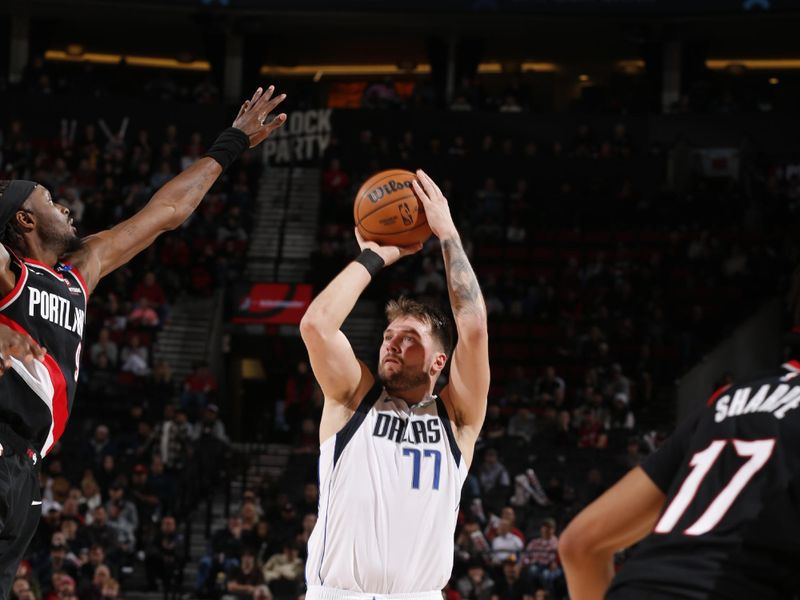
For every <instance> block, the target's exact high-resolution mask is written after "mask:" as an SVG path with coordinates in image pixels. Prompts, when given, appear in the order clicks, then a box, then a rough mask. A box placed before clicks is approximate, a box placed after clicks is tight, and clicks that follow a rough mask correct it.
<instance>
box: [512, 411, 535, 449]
mask: <svg viewBox="0 0 800 600" xmlns="http://www.w3.org/2000/svg"><path fill="white" fill-rule="evenodd" d="M507 433H508V437H510V438H519V439H521V440H522V441H524V442H530V441H531V440H532V439H533V436H534V434H535V433H536V417H535V416H534V414H533V412H531V411H530V410H529V409H528V407H527V406H521V407H519V408H518V409H517V412H516V413H514V415H513V416H512V417H511V418H510V419H509V420H508V432H507Z"/></svg>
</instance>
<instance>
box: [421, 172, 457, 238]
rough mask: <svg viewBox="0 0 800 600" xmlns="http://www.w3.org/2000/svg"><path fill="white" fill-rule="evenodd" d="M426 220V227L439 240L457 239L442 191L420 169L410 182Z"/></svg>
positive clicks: (454, 226)
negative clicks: (423, 210)
mask: <svg viewBox="0 0 800 600" xmlns="http://www.w3.org/2000/svg"><path fill="white" fill-rule="evenodd" d="M411 185H412V187H413V188H414V192H415V193H416V194H417V198H419V200H420V202H422V206H423V208H425V216H426V217H427V219H428V225H429V226H430V228H431V231H432V232H433V235H435V236H436V237H437V238H439V239H440V240H445V239H449V238H454V237H458V230H457V229H456V225H455V223H453V217H452V216H451V215H450V205H449V204H448V203H447V198H445V197H444V194H442V190H440V189H439V186H438V185H436V183H435V182H434V181H433V179H431V178H430V177H429V176H428V174H427V173H426V172H425V171H423V170H422V169H417V179H416V180H414V181H412V182H411Z"/></svg>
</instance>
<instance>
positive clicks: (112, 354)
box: [90, 327, 119, 367]
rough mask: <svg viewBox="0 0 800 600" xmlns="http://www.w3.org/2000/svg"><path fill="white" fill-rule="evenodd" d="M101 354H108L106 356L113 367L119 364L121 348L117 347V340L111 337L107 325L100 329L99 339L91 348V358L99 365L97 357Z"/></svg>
mask: <svg viewBox="0 0 800 600" xmlns="http://www.w3.org/2000/svg"><path fill="white" fill-rule="evenodd" d="M100 354H105V355H106V358H107V359H108V362H109V364H110V365H111V366H112V367H116V366H117V361H118V359H119V349H118V348H117V344H116V342H114V340H112V339H111V332H110V331H109V330H108V329H106V328H105V327H104V328H103V329H101V330H100V333H99V334H98V336H97V341H96V342H95V343H94V344H92V348H91V350H90V358H91V361H92V364H93V365H95V366H96V365H97V362H98V361H97V359H98V357H99V355H100Z"/></svg>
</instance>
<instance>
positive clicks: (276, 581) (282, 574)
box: [262, 539, 303, 595]
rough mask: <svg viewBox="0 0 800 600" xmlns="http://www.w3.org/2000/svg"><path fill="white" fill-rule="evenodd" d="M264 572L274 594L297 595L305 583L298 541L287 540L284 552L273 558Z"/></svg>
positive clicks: (284, 544)
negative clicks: (303, 582)
mask: <svg viewBox="0 0 800 600" xmlns="http://www.w3.org/2000/svg"><path fill="white" fill-rule="evenodd" d="M262 571H263V575H264V581H266V583H267V585H268V586H269V588H270V590H272V593H273V594H275V595H283V594H287V595H288V594H297V592H298V591H299V588H300V585H302V581H303V559H302V558H300V545H299V544H298V543H297V541H295V540H294V539H287V540H285V541H284V543H283V552H282V553H280V554H275V555H273V556H271V557H270V559H269V560H268V561H267V562H266V564H265V565H264V568H263V569H262Z"/></svg>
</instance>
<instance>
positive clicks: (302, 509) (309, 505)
mask: <svg viewBox="0 0 800 600" xmlns="http://www.w3.org/2000/svg"><path fill="white" fill-rule="evenodd" d="M318 509H319V486H317V484H316V483H314V482H313V481H309V482H306V484H305V485H304V486H303V497H302V499H301V500H300V502H299V503H298V504H297V510H298V512H299V513H300V514H303V515H307V514H317V511H318Z"/></svg>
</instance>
